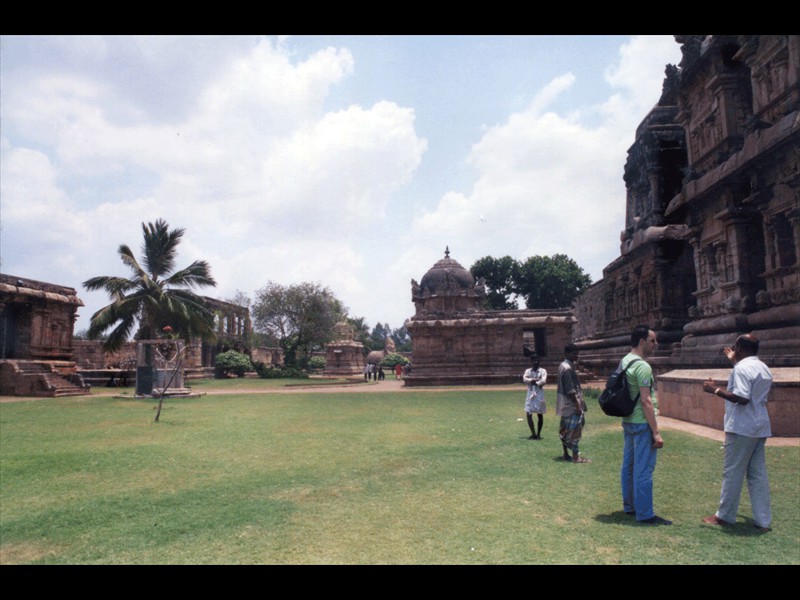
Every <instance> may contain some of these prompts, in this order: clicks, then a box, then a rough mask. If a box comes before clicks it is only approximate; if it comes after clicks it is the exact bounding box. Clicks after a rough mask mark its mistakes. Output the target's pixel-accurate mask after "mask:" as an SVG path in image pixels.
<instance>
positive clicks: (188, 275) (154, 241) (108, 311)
mask: <svg viewBox="0 0 800 600" xmlns="http://www.w3.org/2000/svg"><path fill="white" fill-rule="evenodd" d="M142 231H143V233H144V243H143V244H142V254H143V262H142V265H143V266H142V265H140V263H139V262H138V261H137V260H136V257H135V256H134V255H133V252H132V251H131V249H130V248H129V247H128V246H127V245H126V244H122V245H120V247H119V249H118V251H117V252H118V253H119V256H120V258H121V259H122V262H123V263H125V265H127V266H128V267H129V268H130V269H131V271H133V277H131V278H130V279H126V278H124V277H113V276H101V277H93V278H91V279H88V280H86V281H84V282H83V286H84V287H85V288H86V289H87V290H89V291H95V290H105V291H106V292H108V295H109V297H110V298H111V300H112V302H111V304H109V305H108V306H106V307H104V308H101V309H100V310H98V311H97V312H96V313H94V315H92V320H91V323H90V325H89V331H88V336H89V338H90V339H97V338H98V337H100V336H101V335H102V334H103V333H104V332H106V331H107V330H108V329H111V328H112V327H113V329H112V330H111V332H110V333H108V337H107V338H106V339H105V341H104V342H103V348H104V349H105V350H108V351H114V350H118V349H119V348H120V347H121V346H122V344H123V343H124V342H125V341H127V340H128V339H129V338H130V334H131V332H132V331H133V328H134V325H136V324H137V323H138V324H139V328H138V332H137V335H136V337H137V338H139V339H152V338H154V337H155V336H156V335H157V334H158V332H160V331H161V330H162V329H163V328H164V327H167V326H168V327H171V328H172V331H174V332H175V334H176V335H177V336H180V337H183V339H185V340H187V341H188V340H189V339H190V338H191V337H193V336H199V337H202V338H211V337H213V335H214V315H213V313H212V312H211V311H210V310H209V309H208V308H207V307H206V305H205V302H204V301H203V298H202V297H200V296H197V295H196V294H194V293H193V292H191V291H189V289H186V288H195V287H202V286H216V285H217V282H216V281H214V279H213V278H212V277H211V270H210V267H209V265H208V263H207V262H205V261H202V260H197V261H195V262H193V263H192V264H191V265H189V266H188V267H186V268H185V269H181V270H180V271H175V272H173V269H174V268H175V254H176V249H177V247H178V244H179V243H180V241H181V238H182V237H183V234H184V232H185V230H184V229H173V230H172V231H170V230H169V226H168V225H167V223H166V222H165V221H163V220H161V219H159V220H158V221H156V222H155V223H146V224H145V223H142Z"/></svg>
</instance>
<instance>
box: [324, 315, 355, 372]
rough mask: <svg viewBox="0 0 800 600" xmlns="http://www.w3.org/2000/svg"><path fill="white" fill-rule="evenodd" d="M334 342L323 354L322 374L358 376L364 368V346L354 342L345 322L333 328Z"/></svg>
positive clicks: (351, 332)
mask: <svg viewBox="0 0 800 600" xmlns="http://www.w3.org/2000/svg"><path fill="white" fill-rule="evenodd" d="M333 335H334V340H333V341H332V342H330V343H329V344H328V346H327V349H326V352H325V370H324V371H323V374H325V375H332V376H342V375H344V376H350V375H360V374H361V372H362V370H363V368H364V344H362V343H361V342H357V341H356V340H355V332H354V331H353V328H352V327H351V326H350V325H349V324H348V323H347V322H345V321H341V322H339V323H337V324H336V326H335V327H334V334H333Z"/></svg>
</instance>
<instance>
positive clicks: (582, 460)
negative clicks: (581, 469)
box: [572, 456, 592, 463]
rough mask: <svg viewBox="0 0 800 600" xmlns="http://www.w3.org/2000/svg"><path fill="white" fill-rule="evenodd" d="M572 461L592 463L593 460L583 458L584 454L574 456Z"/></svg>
mask: <svg viewBox="0 0 800 600" xmlns="http://www.w3.org/2000/svg"><path fill="white" fill-rule="evenodd" d="M572 462H574V463H590V462H592V461H590V460H589V459H588V458H583V457H582V456H579V457H578V458H573V459H572Z"/></svg>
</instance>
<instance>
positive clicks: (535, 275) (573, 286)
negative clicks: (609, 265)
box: [515, 254, 592, 308]
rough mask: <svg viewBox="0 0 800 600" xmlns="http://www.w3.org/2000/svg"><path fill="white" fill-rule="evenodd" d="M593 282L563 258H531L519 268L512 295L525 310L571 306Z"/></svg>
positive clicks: (568, 260)
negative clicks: (515, 296)
mask: <svg viewBox="0 0 800 600" xmlns="http://www.w3.org/2000/svg"><path fill="white" fill-rule="evenodd" d="M591 284H592V278H591V277H590V276H589V275H588V274H586V273H584V272H583V269H581V268H580V267H579V266H578V264H577V263H576V262H575V261H574V260H572V259H571V258H569V257H568V256H567V255H566V254H554V255H553V256H550V257H548V256H531V257H530V258H528V259H527V260H526V261H525V262H523V263H521V264H520V265H519V269H518V272H517V276H516V285H515V291H516V293H517V294H519V295H520V296H522V297H523V298H525V306H526V307H527V308H561V307H567V306H571V305H572V302H573V301H574V300H575V298H577V297H578V296H579V295H580V294H581V292H583V291H584V290H585V289H586V288H587V287H589V286H590V285H591Z"/></svg>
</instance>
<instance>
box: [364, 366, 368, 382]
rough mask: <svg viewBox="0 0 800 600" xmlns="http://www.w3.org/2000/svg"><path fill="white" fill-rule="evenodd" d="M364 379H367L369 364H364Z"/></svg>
mask: <svg viewBox="0 0 800 600" xmlns="http://www.w3.org/2000/svg"><path fill="white" fill-rule="evenodd" d="M364 381H369V365H368V364H367V365H364Z"/></svg>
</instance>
